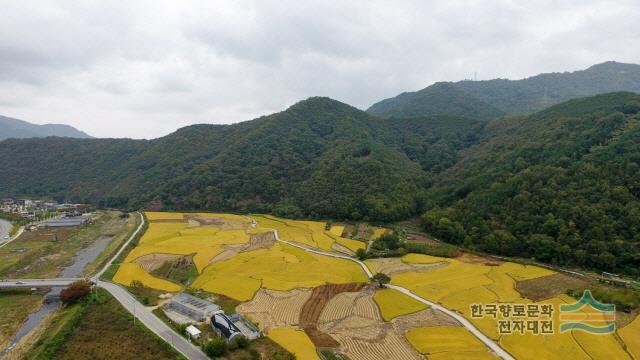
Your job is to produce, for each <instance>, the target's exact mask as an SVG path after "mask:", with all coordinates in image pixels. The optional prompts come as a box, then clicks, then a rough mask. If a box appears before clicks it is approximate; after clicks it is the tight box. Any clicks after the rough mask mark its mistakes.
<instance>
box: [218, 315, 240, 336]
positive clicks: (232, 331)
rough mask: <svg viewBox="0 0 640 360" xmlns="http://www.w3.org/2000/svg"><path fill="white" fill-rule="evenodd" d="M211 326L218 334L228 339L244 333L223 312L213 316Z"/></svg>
mask: <svg viewBox="0 0 640 360" xmlns="http://www.w3.org/2000/svg"><path fill="white" fill-rule="evenodd" d="M211 326H212V327H213V329H214V330H215V331H216V332H217V333H218V334H220V335H221V336H224V337H225V338H227V341H231V340H232V339H233V338H234V337H236V336H239V335H242V332H241V331H240V329H238V327H237V326H236V325H235V324H234V323H233V322H232V321H231V320H230V319H229V318H228V317H227V315H225V314H224V313H223V312H219V313H216V314H214V315H213V316H212V317H211Z"/></svg>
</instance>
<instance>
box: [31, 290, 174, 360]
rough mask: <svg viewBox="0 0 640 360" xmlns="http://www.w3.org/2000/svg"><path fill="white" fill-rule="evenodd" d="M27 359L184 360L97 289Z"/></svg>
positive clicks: (58, 322) (49, 331)
mask: <svg viewBox="0 0 640 360" xmlns="http://www.w3.org/2000/svg"><path fill="white" fill-rule="evenodd" d="M53 325H54V326H53V327H49V328H48V329H47V331H46V332H45V338H43V339H41V340H39V341H38V345H37V346H36V347H35V348H34V349H32V351H30V352H29V353H28V354H27V355H28V357H27V358H28V359H52V358H55V359H120V360H128V359H132V360H133V359H184V357H183V356H182V355H180V354H179V353H177V352H176V351H175V350H173V349H172V348H171V346H170V345H169V344H167V343H166V342H164V341H163V340H162V339H160V338H159V337H157V336H156V335H155V334H154V333H152V332H151V331H150V330H148V329H147V328H146V327H145V326H144V325H142V324H141V323H140V322H138V321H136V322H135V324H134V322H133V316H132V315H131V314H129V312H127V311H126V310H125V309H124V308H123V307H122V306H120V304H119V303H118V301H117V300H115V299H114V298H113V297H112V296H111V295H110V294H109V293H108V292H107V291H105V290H103V289H98V291H97V293H94V294H92V295H91V296H90V297H89V298H88V299H87V300H86V301H84V302H83V303H81V304H77V305H73V306H71V307H69V308H67V309H65V310H64V311H63V314H62V316H61V317H59V318H58V319H57V320H56V321H55V322H54V324H53Z"/></svg>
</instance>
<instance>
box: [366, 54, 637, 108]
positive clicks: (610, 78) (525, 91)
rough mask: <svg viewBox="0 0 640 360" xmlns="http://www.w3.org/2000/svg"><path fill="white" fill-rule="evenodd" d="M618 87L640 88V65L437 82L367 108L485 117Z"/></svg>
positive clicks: (611, 63) (595, 67) (634, 90)
mask: <svg viewBox="0 0 640 360" xmlns="http://www.w3.org/2000/svg"><path fill="white" fill-rule="evenodd" d="M614 91H631V92H638V93H640V65H635V64H623V63H617V62H613V61H610V62H605V63H602V64H598V65H594V66H591V67H590V68H588V69H586V70H582V71H575V72H571V73H569V72H565V73H550V74H540V75H537V76H533V77H530V78H526V79H522V80H506V79H495V80H486V81H470V80H465V81H459V82H454V83H451V82H447V83H436V84H433V85H431V86H429V87H427V88H424V89H422V90H419V91H416V92H408V93H403V94H400V95H398V96H396V97H394V98H390V99H386V100H382V101H380V102H378V103H376V104H374V105H372V106H371V107H370V108H369V109H368V110H367V111H368V112H369V113H371V114H374V115H380V116H384V117H400V118H402V117H414V116H424V115H436V114H457V115H461V116H466V117H474V118H478V119H484V118H495V117H498V116H500V115H503V114H507V115H516V114H530V113H533V112H536V111H540V110H542V109H545V108H547V107H549V106H551V105H554V104H559V103H561V102H564V101H567V100H571V99H575V98H579V97H585V96H592V95H597V94H604V93H608V92H614ZM461 104H462V105H461Z"/></svg>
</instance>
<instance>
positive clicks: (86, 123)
mask: <svg viewBox="0 0 640 360" xmlns="http://www.w3.org/2000/svg"><path fill="white" fill-rule="evenodd" d="M0 8H2V12H3V21H1V22H0V114H3V115H7V116H12V117H17V118H21V119H25V120H28V121H33V122H37V123H45V122H60V123H67V124H70V125H73V126H76V127H78V128H80V129H82V130H85V131H87V132H89V133H91V134H93V135H95V136H104V137H135V138H153V137H157V136H162V135H165V134H167V133H169V132H172V131H174V130H175V129H177V128H178V127H180V126H185V125H188V124H192V123H203V122H204V123H232V122H238V121H242V120H248V119H251V118H254V117H257V116H260V115H264V114H268V113H271V112H276V111H280V110H282V109H284V108H286V107H287V106H289V105H291V104H293V103H295V102H296V101H298V100H301V99H304V98H306V97H309V96H314V95H323V96H330V97H332V98H335V99H338V100H341V101H344V102H347V103H350V104H352V105H354V106H357V107H360V108H366V107H368V106H369V105H371V104H372V103H373V102H376V101H378V100H380V99H382V98H386V97H389V96H394V95H396V94H397V93H400V92H402V91H410V90H417V89H420V88H422V87H425V86H427V85H429V84H430V83H433V82H435V81H442V80H460V79H463V78H469V77H472V76H473V74H474V72H477V73H478V77H479V78H481V79H489V78H496V77H502V78H522V77H526V76H530V75H535V74H537V73H541V72H551V71H572V70H578V69H583V68H586V67H588V66H590V65H592V64H595V63H599V62H603V61H607V60H617V61H623V62H636V63H637V62H639V59H638V54H639V53H640V44H639V43H638V40H637V39H639V38H640V27H638V26H636V22H637V19H638V18H640V3H638V2H637V1H634V0H620V1H599V0H582V1H579V0H565V1H551V0H540V1H528V2H523V1H511V0H494V1H471V0H467V1H463V0H460V1H432V2H425V1H418V0H415V1H394V2H390V1H350V2H344V1H292V0H285V1H259V0H253V1H205V0H202V1H184V2H158V1H130V2H125V1H122V2H114V1H108V2H107V1H105V2H102V3H98V2H83V1H49V2H44V1H43V2H38V1H29V2H15V1H9V0H0Z"/></svg>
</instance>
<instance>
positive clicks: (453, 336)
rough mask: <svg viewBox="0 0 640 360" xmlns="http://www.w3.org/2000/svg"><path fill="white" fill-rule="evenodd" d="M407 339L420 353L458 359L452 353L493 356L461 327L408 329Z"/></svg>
mask: <svg viewBox="0 0 640 360" xmlns="http://www.w3.org/2000/svg"><path fill="white" fill-rule="evenodd" d="M406 336H407V339H408V340H409V342H410V343H411V344H412V345H413V347H415V348H416V350H418V352H420V353H421V354H425V355H427V356H429V358H432V356H434V355H437V356H441V357H442V358H448V359H458V356H456V355H454V354H458V355H459V354H463V353H473V358H474V359H485V358H493V356H492V355H491V353H489V352H488V349H487V348H486V347H485V346H484V344H483V343H481V342H480V340H478V339H477V338H476V337H475V336H473V335H472V334H471V333H470V332H468V331H467V330H466V329H465V328H462V327H452V326H432V327H425V328H417V329H412V330H409V332H407V334H406Z"/></svg>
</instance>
